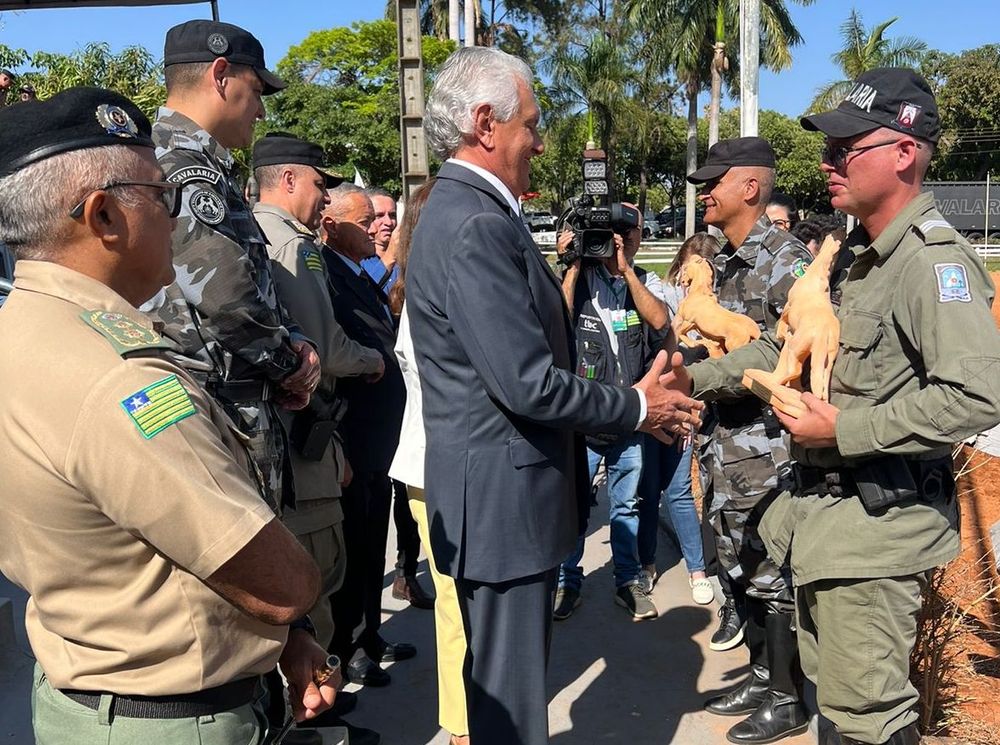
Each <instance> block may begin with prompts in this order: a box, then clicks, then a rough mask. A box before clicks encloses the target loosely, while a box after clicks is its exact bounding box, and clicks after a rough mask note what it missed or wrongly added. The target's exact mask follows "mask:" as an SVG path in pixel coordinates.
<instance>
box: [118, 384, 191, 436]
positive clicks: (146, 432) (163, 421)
mask: <svg viewBox="0 0 1000 745" xmlns="http://www.w3.org/2000/svg"><path fill="white" fill-rule="evenodd" d="M121 407H122V408H123V409H124V410H125V413H126V414H128V415H129V418H130V419H131V420H132V422H133V423H134V424H135V426H136V427H138V428H139V432H140V433H141V434H142V436H143V437H145V438H146V439H147V440H151V439H152V438H153V437H155V436H156V435H158V434H159V433H160V432H162V431H163V430H165V429H166V428H167V427H169V426H170V425H172V424H176V423H177V422H179V421H181V420H182V419H187V418H188V417H189V416H191V415H192V414H194V413H195V408H194V404H193V403H191V397H190V396H189V395H188V392H187V390H186V389H185V388H184V386H183V385H181V382H180V381H179V380H178V379H177V376H176V375H168V376H167V377H165V378H163V379H162V380H158V381H156V382H155V383H153V384H152V385H147V386H146V387H145V388H143V389H141V390H138V391H136V392H135V393H133V394H131V395H130V396H127V397H126V398H124V399H122V401H121Z"/></svg>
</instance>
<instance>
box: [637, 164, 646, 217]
mask: <svg viewBox="0 0 1000 745" xmlns="http://www.w3.org/2000/svg"><path fill="white" fill-rule="evenodd" d="M648 161H649V158H647V157H646V156H645V155H644V156H642V162H641V163H640V164H639V204H638V205H637V206H638V207H639V214H641V215H645V214H646V191H647V190H648V189H649V162H648Z"/></svg>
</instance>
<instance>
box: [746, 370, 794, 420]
mask: <svg viewBox="0 0 1000 745" xmlns="http://www.w3.org/2000/svg"><path fill="white" fill-rule="evenodd" d="M771 375H772V373H767V372H764V371H763V370H747V371H746V372H744V373H743V386H744V387H745V388H748V389H749V390H750V392H751V393H753V394H754V395H755V396H756V397H757V398H759V399H760V400H761V401H763V402H764V403H766V404H770V405H771V406H772V407H773V408H775V409H777V410H778V411H780V412H781V413H783V414H787V415H788V416H791V417H795V418H796V419H798V418H799V417H800V416H802V415H803V414H805V413H806V407H805V405H804V404H803V403H802V391H797V390H795V389H794V388H789V387H788V386H787V385H781V384H780V383H776V382H774V381H773V380H769V378H770V377H771Z"/></svg>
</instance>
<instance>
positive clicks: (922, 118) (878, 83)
mask: <svg viewBox="0 0 1000 745" xmlns="http://www.w3.org/2000/svg"><path fill="white" fill-rule="evenodd" d="M799 121H800V122H801V124H802V126H803V127H804V128H805V129H809V130H812V131H814V132H815V131H819V132H822V133H823V134H825V135H826V136H827V137H833V138H835V139H847V138H850V137H855V136H856V135H859V134H863V133H864V132H870V131H872V130H873V129H878V128H879V127H888V128H889V129H895V130H896V131H897V132H904V133H906V134H908V135H913V136H914V137H919V138H920V139H922V140H927V141H928V142H935V143H936V142H937V141H938V138H939V137H940V136H941V120H940V118H939V117H938V109H937V102H936V101H935V100H934V94H933V93H931V88H930V86H929V85H927V81H926V80H924V79H923V78H922V77H920V75H918V74H917V73H916V72H914V71H913V70H911V69H909V68H908V67H879V68H876V69H874V70H868V71H867V72H863V73H861V74H860V75H859V76H858V78H857V80H855V81H854V85H852V86H851V90H850V92H849V93H848V94H847V97H846V98H845V99H844V100H843V101H841V102H840V105H839V106H837V108H835V109H833V110H832V111H824V112H823V113H822V114H813V115H812V116H804V117H802V119H800V120H799Z"/></svg>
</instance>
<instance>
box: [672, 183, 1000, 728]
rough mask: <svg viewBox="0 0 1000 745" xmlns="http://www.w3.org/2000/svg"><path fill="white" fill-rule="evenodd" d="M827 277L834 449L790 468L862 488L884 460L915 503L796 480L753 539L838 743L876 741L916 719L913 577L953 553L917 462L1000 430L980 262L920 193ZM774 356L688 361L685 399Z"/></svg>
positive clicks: (942, 497) (756, 349) (772, 351)
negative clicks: (907, 483)
mask: <svg viewBox="0 0 1000 745" xmlns="http://www.w3.org/2000/svg"><path fill="white" fill-rule="evenodd" d="M833 275H834V276H833V277H832V278H831V288H832V291H833V292H832V297H833V299H834V303H835V305H838V304H839V308H838V311H837V314H838V317H839V319H840V324H841V331H840V349H839V353H838V356H837V360H836V362H835V364H834V367H833V373H832V379H831V384H830V402H831V403H832V404H833V405H834V406H836V407H837V408H838V409H839V410H840V414H839V415H838V417H837V423H836V439H837V446H836V447H832V448H819V449H806V448H803V447H802V446H800V445H796V444H795V443H794V442H793V445H792V458H793V459H794V460H795V461H796V472H797V474H798V473H806V472H807V470H808V469H807V468H804V467H816V468H818V469H819V470H821V471H822V470H826V471H828V472H833V471H837V470H841V471H842V472H844V473H846V474H848V475H849V476H853V477H856V478H859V479H862V478H865V477H866V476H865V470H864V469H865V466H866V461H870V459H871V458H873V457H875V456H879V455H885V454H895V455H900V456H904V457H905V459H906V464H907V468H908V470H909V471H910V472H911V473H912V474H913V475H914V478H915V481H916V486H917V490H918V495H917V496H916V497H914V498H909V499H905V500H904V501H901V502H899V503H897V504H894V505H892V506H889V507H888V508H886V509H881V510H873V511H871V512H869V511H868V510H866V509H865V507H864V505H863V504H862V502H861V501H860V499H859V497H858V489H857V485H856V483H853V482H852V481H850V480H849V482H848V483H846V484H845V486H844V489H845V491H844V492H843V493H842V495H840V496H836V495H835V494H824V495H820V494H808V495H804V492H807V491H809V489H806V488H804V486H803V483H802V481H801V480H800V482H799V484H798V486H797V487H796V489H795V490H793V491H792V492H785V493H783V494H782V495H780V496H779V497H778V499H777V500H776V501H775V502H774V503H773V504H772V505H771V507H770V508H769V509H768V511H767V513H766V514H765V516H764V519H763V521H762V522H761V535H762V537H763V539H764V541H765V542H766V544H767V547H768V551H769V553H770V555H771V556H772V558H774V560H775V561H781V560H783V559H785V558H786V557H787V558H789V560H790V564H791V568H792V575H793V578H794V582H795V585H796V587H797V609H798V621H799V649H800V652H801V656H802V667H803V670H804V671H805V673H806V675H807V676H808V677H809V678H810V679H811V680H813V681H814V682H815V683H816V684H817V698H818V703H819V706H820V711H821V712H822V713H823V714H824V715H825V716H826V717H827V718H829V719H830V720H831V721H832V722H833V723H834V724H835V725H836V727H837V729H838V731H839V732H840V733H841V734H843V735H845V736H848V737H852V738H855V739H857V740H860V741H862V742H868V743H880V742H884V741H885V740H886V739H888V738H889V737H890V736H891V735H892V734H893V733H894V732H896V731H897V730H900V729H902V728H903V727H905V726H907V725H908V724H910V723H911V722H913V721H915V719H916V716H917V714H916V711H915V709H914V704H915V702H916V700H917V693H916V690H915V689H914V688H913V686H912V685H911V684H910V683H909V680H908V670H909V653H910V650H911V649H912V647H913V644H914V642H915V636H916V614H917V611H918V610H919V607H920V592H921V589H922V587H923V584H924V582H925V579H924V578H925V576H926V575H925V573H926V572H927V570H929V569H931V568H933V567H935V566H939V565H941V564H943V563H945V562H947V561H949V560H951V559H952V558H954V557H955V556H956V555H957V553H958V550H959V535H958V506H957V503H956V499H955V490H954V485H953V482H952V480H951V473H950V469H947V470H944V471H942V470H939V469H938V470H935V469H932V468H930V464H941V463H942V462H949V459H950V454H951V447H952V445H953V443H955V442H958V441H960V440H962V439H964V438H966V437H968V436H970V435H972V434H975V433H977V432H980V431H982V430H985V429H988V428H990V427H992V426H993V425H995V424H996V423H997V422H1000V333H998V332H997V329H996V327H995V325H994V323H993V319H992V317H991V315H990V303H991V302H992V300H993V294H994V288H993V285H992V283H991V282H990V279H989V276H988V275H987V273H986V271H985V269H984V268H983V264H982V261H981V260H980V259H979V258H978V257H977V256H976V254H975V252H974V251H973V250H972V249H971V248H970V247H969V245H968V243H966V242H965V240H964V239H962V238H961V237H960V236H959V235H958V234H957V233H956V232H955V230H954V228H952V227H951V226H950V225H949V224H948V223H947V222H945V220H944V219H943V218H942V217H941V215H940V213H939V212H938V211H937V210H936V209H935V208H934V201H933V196H932V195H931V194H922V195H920V196H919V197H916V198H915V199H913V200H912V201H911V202H910V203H909V204H908V205H907V206H906V207H904V208H903V209H902V210H901V211H900V212H899V214H898V215H897V216H896V218H895V219H894V220H893V221H892V223H890V224H889V225H888V226H887V227H886V229H885V230H884V231H883V232H882V233H881V235H879V236H878V238H876V239H875V240H874V241H871V242H869V238H868V236H867V234H866V233H865V231H864V230H863V229H862V228H860V227H859V228H858V229H857V230H855V231H853V232H852V233H851V235H850V236H848V239H847V242H846V243H845V246H844V248H843V249H842V252H841V256H840V257H839V260H838V262H837V265H836V266H835V267H834V272H833ZM778 351H779V345H778V343H777V342H776V340H775V339H774V338H773V336H772V335H770V334H765V335H764V336H762V337H761V339H760V340H759V341H758V342H755V343H753V344H751V345H749V346H747V347H744V348H741V349H738V350H736V351H734V352H731V353H730V354H729V355H727V356H726V357H724V358H722V359H720V360H714V361H710V362H705V363H702V364H699V365H696V366H694V367H692V368H691V376H692V379H693V381H694V392H695V394H696V395H697V396H699V397H704V398H709V399H712V398H716V397H718V396H722V395H726V394H732V393H735V392H737V391H739V390H740V389H741V384H740V381H741V378H742V375H743V371H744V369H747V368H758V369H772V368H773V367H774V365H775V363H776V361H777V358H778ZM922 463H923V464H925V465H927V467H926V468H925V467H924V465H922ZM924 474H926V478H921V475H924ZM871 475H872V474H871V473H868V474H867V476H871ZM874 477H875V479H876V480H878V479H882V478H883V475H881V472H880V471H877V470H876V471H874Z"/></svg>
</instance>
